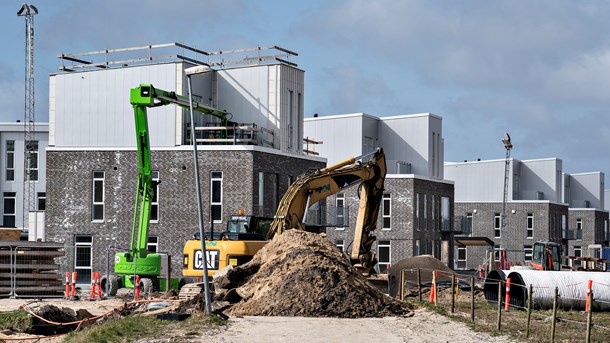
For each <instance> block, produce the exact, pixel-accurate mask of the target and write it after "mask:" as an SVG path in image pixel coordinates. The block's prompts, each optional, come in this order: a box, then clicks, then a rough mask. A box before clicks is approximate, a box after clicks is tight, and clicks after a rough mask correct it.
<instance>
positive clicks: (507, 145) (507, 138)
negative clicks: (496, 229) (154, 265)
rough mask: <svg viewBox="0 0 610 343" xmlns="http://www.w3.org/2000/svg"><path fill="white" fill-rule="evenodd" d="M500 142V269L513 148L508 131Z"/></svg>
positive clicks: (504, 251) (503, 259)
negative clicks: (501, 148)
mask: <svg viewBox="0 0 610 343" xmlns="http://www.w3.org/2000/svg"><path fill="white" fill-rule="evenodd" d="M502 143H504V149H505V150H506V159H505V160H504V196H503V198H502V216H501V217H500V251H499V254H500V269H505V268H506V257H507V253H506V247H504V246H503V244H502V240H503V238H504V234H505V233H506V232H505V229H506V203H507V202H508V179H509V176H510V175H509V174H508V173H509V170H510V168H509V167H510V151H511V150H512V149H513V143H512V142H511V141H510V135H509V134H508V133H504V138H503V139H502Z"/></svg>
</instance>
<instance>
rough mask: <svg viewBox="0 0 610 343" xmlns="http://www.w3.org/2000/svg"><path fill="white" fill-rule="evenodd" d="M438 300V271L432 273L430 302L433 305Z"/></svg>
mask: <svg viewBox="0 0 610 343" xmlns="http://www.w3.org/2000/svg"><path fill="white" fill-rule="evenodd" d="M435 300H436V271H435V270H433V271H432V285H431V286H430V298H429V299H428V301H429V302H431V303H433V302H435Z"/></svg>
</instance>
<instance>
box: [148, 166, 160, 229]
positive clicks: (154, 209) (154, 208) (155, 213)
mask: <svg viewBox="0 0 610 343" xmlns="http://www.w3.org/2000/svg"><path fill="white" fill-rule="evenodd" d="M152 181H153V183H152V186H153V198H152V202H151V204H150V220H151V221H153V222H158V221H159V172H158V171H153V172H152Z"/></svg>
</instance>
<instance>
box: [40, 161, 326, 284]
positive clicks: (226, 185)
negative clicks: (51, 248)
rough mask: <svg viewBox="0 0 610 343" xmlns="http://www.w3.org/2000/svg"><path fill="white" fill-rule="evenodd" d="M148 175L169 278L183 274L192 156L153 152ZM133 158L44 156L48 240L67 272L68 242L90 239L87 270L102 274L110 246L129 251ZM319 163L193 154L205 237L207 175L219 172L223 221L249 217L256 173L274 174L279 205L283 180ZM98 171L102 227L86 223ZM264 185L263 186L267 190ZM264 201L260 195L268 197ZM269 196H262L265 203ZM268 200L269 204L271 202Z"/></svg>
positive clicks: (193, 218) (193, 210)
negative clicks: (60, 250)
mask: <svg viewBox="0 0 610 343" xmlns="http://www.w3.org/2000/svg"><path fill="white" fill-rule="evenodd" d="M151 160H152V165H153V170H156V171H159V176H160V181H161V184H160V185H159V220H158V222H156V223H154V222H153V223H151V224H150V235H151V236H158V237H159V246H158V251H160V252H166V253H169V254H171V255H172V275H173V276H175V277H178V276H180V275H181V270H182V249H183V246H184V243H185V242H186V241H187V240H188V239H191V238H192V237H193V234H194V233H195V232H197V231H198V229H197V227H198V226H197V225H198V224H197V222H198V219H197V218H198V217H197V201H196V197H195V192H194V189H195V181H194V169H193V164H192V152H191V151H189V150H171V151H170V150H164V151H156V150H154V151H152V152H151ZM136 166H137V161H136V153H135V151H48V152H47V210H46V220H47V223H46V225H47V238H48V240H49V241H55V242H60V243H65V245H66V247H67V250H70V251H67V254H66V257H65V258H64V259H63V260H62V261H60V263H61V264H62V266H63V267H64V268H66V270H72V266H73V265H74V260H73V253H72V251H71V248H69V247H72V246H73V245H74V236H75V235H91V236H92V237H93V268H94V270H96V271H97V270H102V271H104V270H105V268H106V252H107V248H108V247H109V246H118V247H128V246H129V241H130V235H131V227H132V222H133V206H134V201H135V187H136V177H137V170H136ZM323 166H324V164H323V163H321V162H316V161H311V160H306V159H302V158H296V157H287V156H285V155H279V154H273V153H266V152H260V151H249V150H245V151H200V152H199V173H200V180H201V194H202V200H203V208H204V211H203V216H204V226H205V227H206V230H209V225H210V224H209V221H210V217H209V210H208V209H209V206H210V196H209V189H210V173H211V171H222V172H223V213H222V218H223V223H219V224H215V230H218V229H220V228H219V227H217V226H221V227H224V226H225V225H226V222H225V221H224V218H226V217H227V216H228V215H231V214H235V213H237V212H238V210H239V209H243V210H244V211H245V213H246V214H249V213H254V214H255V213H256V211H257V209H258V206H256V204H258V185H259V183H258V172H259V171H260V172H264V173H265V175H267V176H268V175H271V174H273V175H274V176H273V177H275V178H276V179H277V180H278V184H277V186H275V190H276V193H275V195H276V197H277V198H278V199H279V197H281V196H282V195H283V194H284V192H285V191H286V189H287V187H288V178H289V176H295V177H296V175H299V174H300V173H302V172H304V171H306V170H308V169H311V168H321V167H323ZM93 171H104V172H105V192H104V196H105V202H104V204H105V220H104V221H103V222H92V220H91V207H92V172H93ZM267 181H268V179H267V178H266V181H265V185H266V186H267V185H269V184H270V182H267ZM268 194H269V195H270V196H267V195H268ZM271 194H273V193H270V190H269V189H266V190H265V195H266V196H265V197H266V198H269V199H272V196H271ZM270 201H271V200H270ZM274 213H275V209H274V208H273V206H272V202H269V203H267V202H265V209H264V213H263V215H266V216H273V215H274Z"/></svg>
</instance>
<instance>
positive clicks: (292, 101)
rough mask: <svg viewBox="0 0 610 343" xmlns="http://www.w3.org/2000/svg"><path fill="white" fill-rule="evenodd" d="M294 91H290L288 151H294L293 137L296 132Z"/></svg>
mask: <svg viewBox="0 0 610 343" xmlns="http://www.w3.org/2000/svg"><path fill="white" fill-rule="evenodd" d="M293 95H294V93H293V91H288V150H292V136H293V130H294V121H293V120H294V108H293V106H294V100H293V97H294V96H293Z"/></svg>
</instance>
